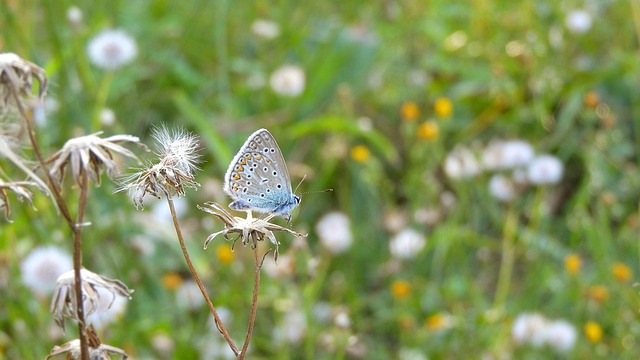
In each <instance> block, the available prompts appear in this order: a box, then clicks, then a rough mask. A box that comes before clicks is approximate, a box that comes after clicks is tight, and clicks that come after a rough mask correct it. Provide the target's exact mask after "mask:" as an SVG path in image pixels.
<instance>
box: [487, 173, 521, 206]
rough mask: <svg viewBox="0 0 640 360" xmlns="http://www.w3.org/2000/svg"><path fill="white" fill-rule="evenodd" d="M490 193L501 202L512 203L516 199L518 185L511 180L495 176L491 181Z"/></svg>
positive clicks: (502, 176)
mask: <svg viewBox="0 0 640 360" xmlns="http://www.w3.org/2000/svg"><path fill="white" fill-rule="evenodd" d="M489 192H490V193H491V195H493V197H494V198H496V199H498V200H499V201H504V202H507V201H511V200H513V199H514V198H515V197H516V193H517V190H516V185H515V183H514V182H513V180H511V179H510V178H508V177H506V176H504V175H502V174H495V175H493V176H492V177H491V179H490V180H489Z"/></svg>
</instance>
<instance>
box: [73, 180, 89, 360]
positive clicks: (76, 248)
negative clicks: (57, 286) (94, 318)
mask: <svg viewBox="0 0 640 360" xmlns="http://www.w3.org/2000/svg"><path fill="white" fill-rule="evenodd" d="M81 181H82V183H81V184H80V198H79V199H78V214H77V215H76V226H75V227H74V231H73V275H74V281H75V291H76V303H77V306H76V312H77V313H76V315H77V318H78V337H79V338H80V358H81V359H83V360H89V347H88V343H87V336H86V332H85V327H86V323H85V318H84V303H83V297H82V277H81V276H80V270H81V269H82V222H83V218H84V210H85V208H86V205H87V191H88V188H87V173H86V172H84V173H83V174H82V178H81Z"/></svg>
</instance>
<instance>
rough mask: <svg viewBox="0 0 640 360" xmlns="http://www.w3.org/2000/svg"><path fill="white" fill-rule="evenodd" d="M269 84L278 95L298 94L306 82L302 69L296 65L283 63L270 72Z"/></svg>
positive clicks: (294, 95) (291, 95) (293, 95)
mask: <svg viewBox="0 0 640 360" xmlns="http://www.w3.org/2000/svg"><path fill="white" fill-rule="evenodd" d="M269 84H270V85H271V89H272V90H273V91H274V92H275V93H276V94H278V95H282V96H289V97H296V96H299V95H300V94H302V92H303V91H304V89H305V84H306V80H305V74H304V70H303V69H302V68H301V67H299V66H296V65H284V66H282V67H280V68H278V69H277V70H276V71H274V72H273V73H272V74H271V78H270V79H269Z"/></svg>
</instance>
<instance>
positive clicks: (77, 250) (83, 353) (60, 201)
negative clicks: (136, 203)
mask: <svg viewBox="0 0 640 360" xmlns="http://www.w3.org/2000/svg"><path fill="white" fill-rule="evenodd" d="M10 91H11V95H12V96H13V100H14V101H15V103H16V106H17V108H18V111H19V112H20V116H22V118H23V119H24V122H25V124H26V126H27V133H28V134H29V142H30V143H31V147H32V148H33V152H34V153H35V154H36V158H37V159H38V163H39V164H40V167H41V168H42V170H43V171H44V173H45V176H46V178H47V182H48V183H49V188H50V190H51V193H52V194H53V198H54V200H55V202H56V205H57V206H58V209H60V212H61V213H62V216H63V217H64V219H65V220H66V221H67V224H68V225H69V227H70V228H71V231H72V232H73V270H74V277H75V290H76V301H77V303H78V309H77V316H78V337H79V339H80V358H81V359H82V360H89V348H88V343H87V338H86V336H85V331H84V328H85V320H84V306H83V300H82V283H81V281H82V280H81V277H80V269H81V268H82V231H81V229H82V225H81V224H82V222H83V218H84V209H85V207H86V201H87V198H86V197H87V177H86V174H85V175H84V176H83V180H82V181H83V184H82V186H81V192H80V199H79V201H78V214H77V219H76V221H74V220H73V218H72V217H71V213H70V212H69V208H68V207H67V203H66V202H65V201H64V198H63V197H62V192H61V189H60V187H59V186H58V183H57V182H56V181H55V179H54V178H53V176H52V175H51V174H50V173H49V170H48V168H47V164H46V162H45V161H44V158H43V157H42V152H41V151H40V147H39V146H38V143H37V142H36V138H35V130H34V128H33V123H32V122H31V118H29V117H28V116H27V113H26V111H25V110H24V107H23V106H22V102H21V101H20V98H19V96H18V93H17V92H16V91H15V90H14V89H11V90H10Z"/></svg>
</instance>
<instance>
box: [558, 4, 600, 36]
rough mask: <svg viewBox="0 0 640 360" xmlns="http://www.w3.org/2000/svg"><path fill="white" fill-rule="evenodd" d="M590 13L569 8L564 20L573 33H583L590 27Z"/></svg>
mask: <svg viewBox="0 0 640 360" xmlns="http://www.w3.org/2000/svg"><path fill="white" fill-rule="evenodd" d="M592 22H593V21H592V19H591V14H589V12H587V11H586V10H582V9H576V10H571V11H570V12H569V14H567V17H566V18H565V20H564V23H565V25H566V26H567V29H568V30H569V31H570V32H572V33H574V34H584V33H586V32H587V31H589V29H591V24H592Z"/></svg>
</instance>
